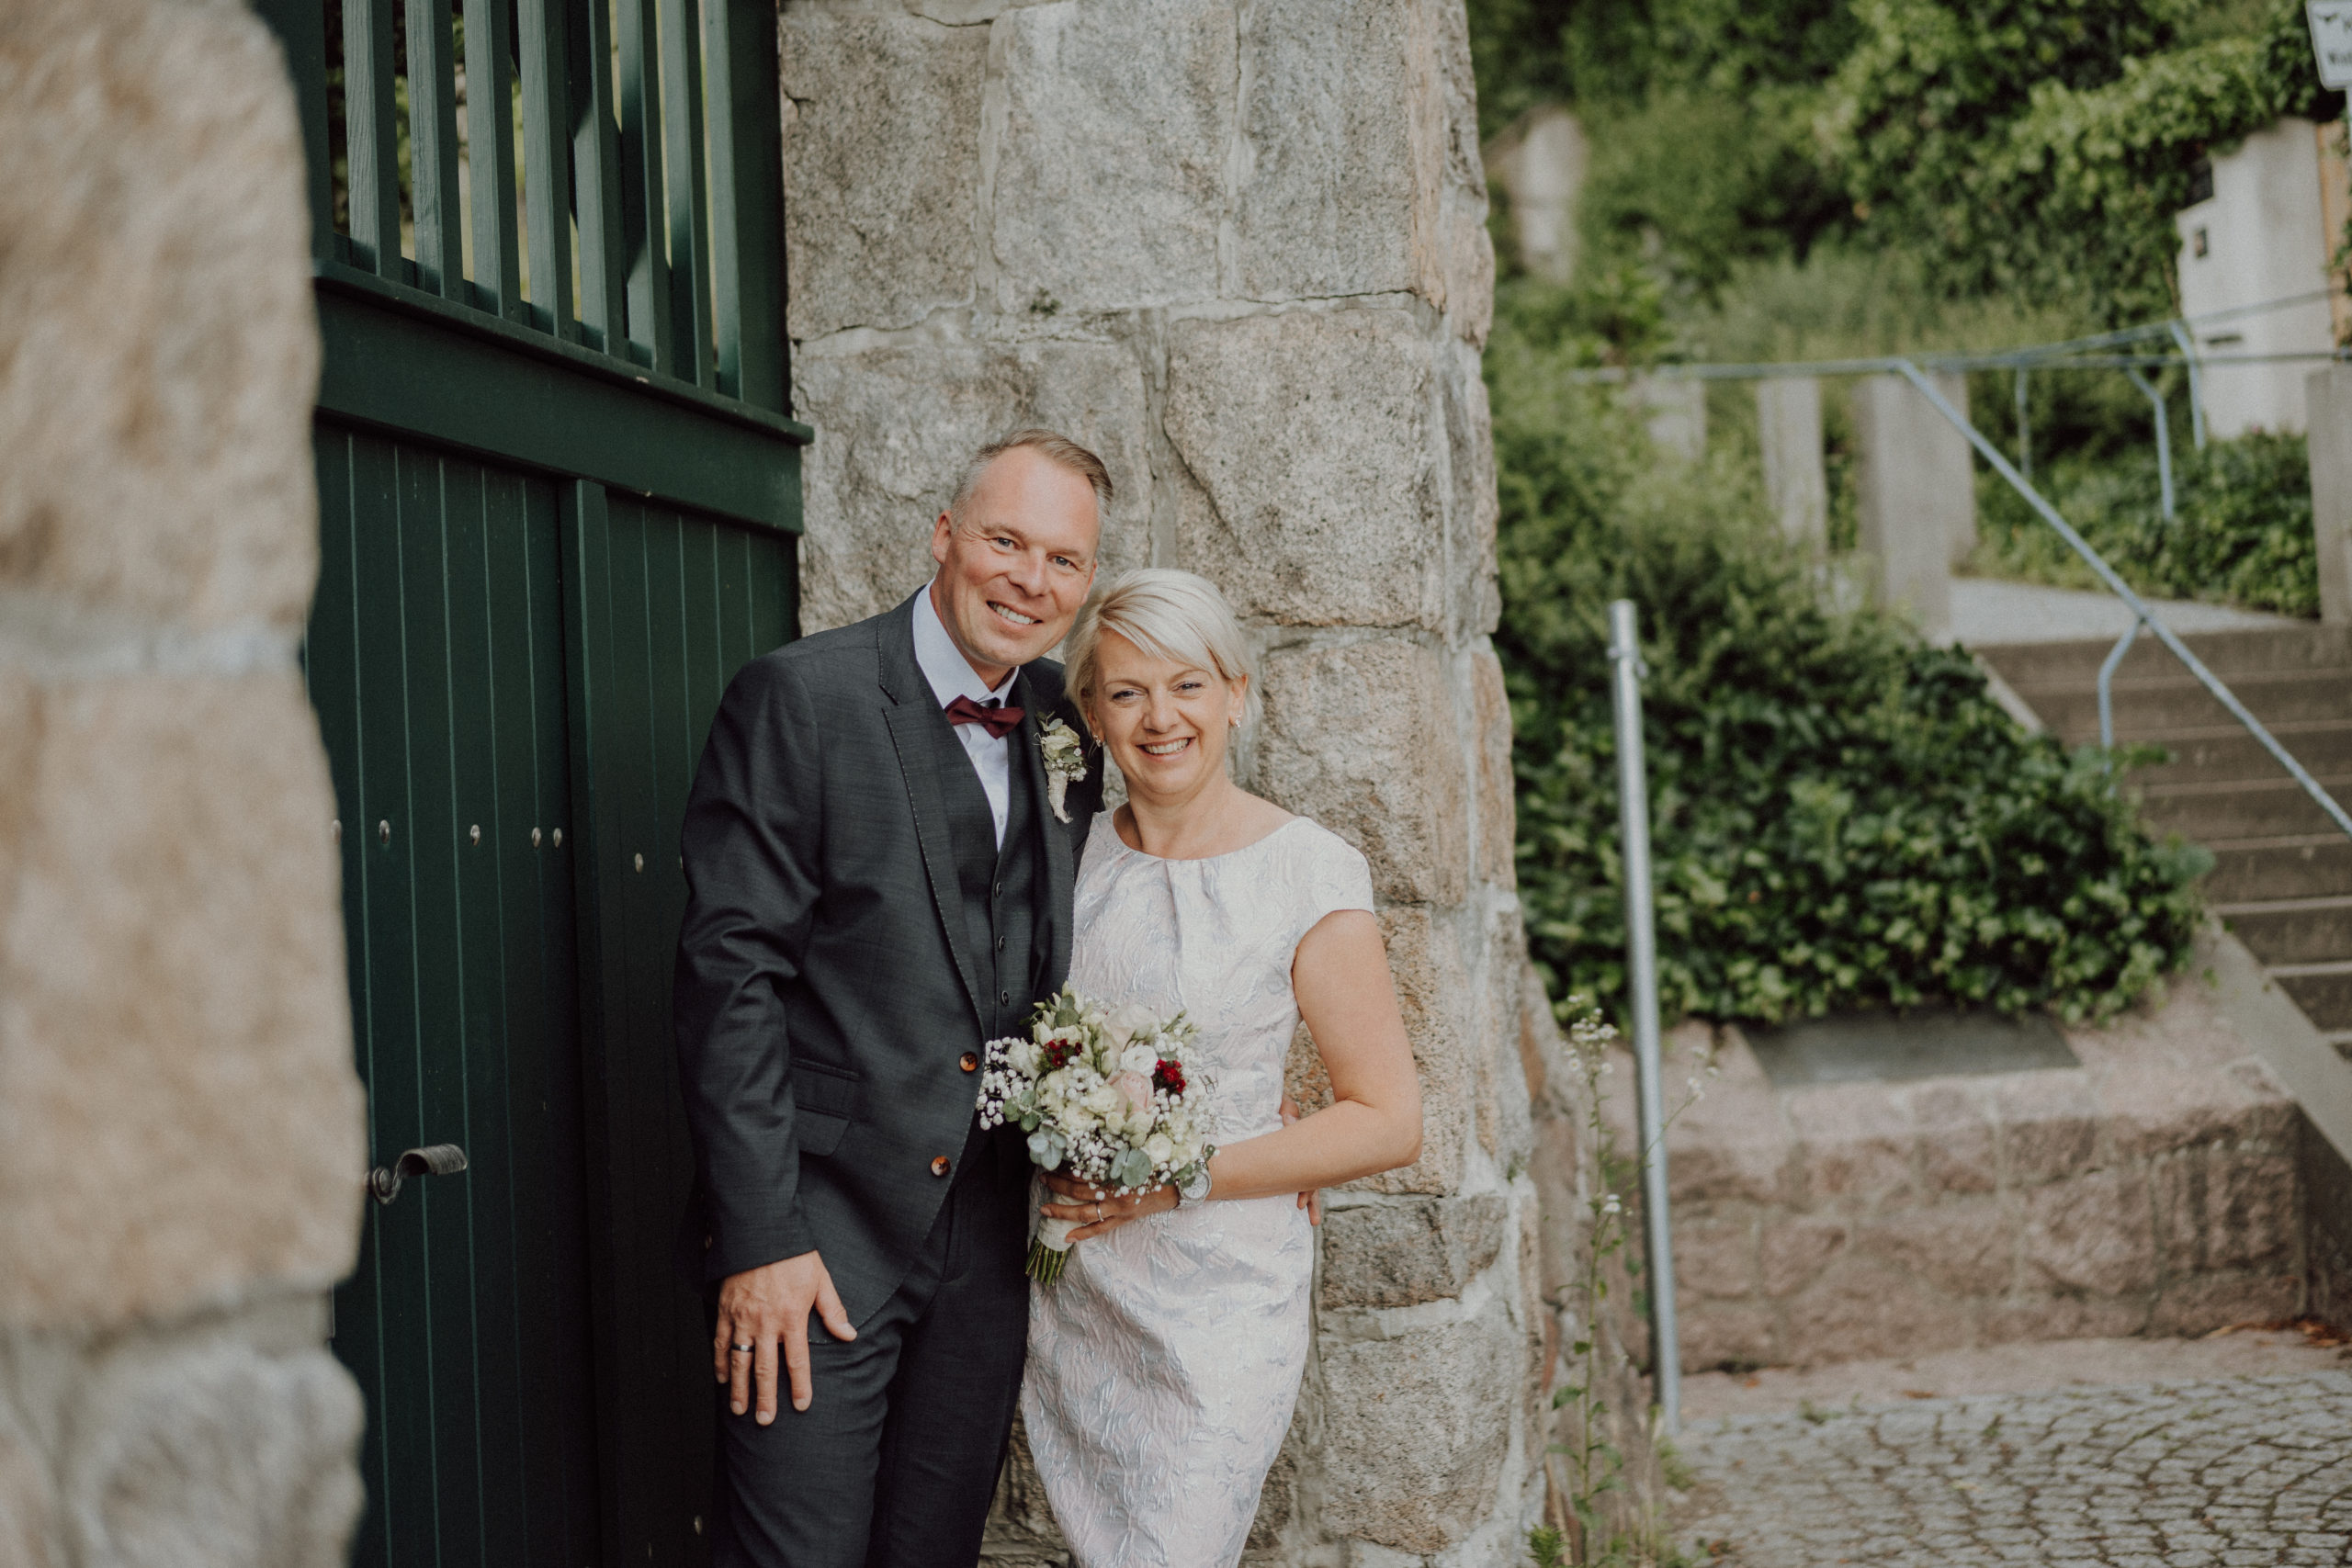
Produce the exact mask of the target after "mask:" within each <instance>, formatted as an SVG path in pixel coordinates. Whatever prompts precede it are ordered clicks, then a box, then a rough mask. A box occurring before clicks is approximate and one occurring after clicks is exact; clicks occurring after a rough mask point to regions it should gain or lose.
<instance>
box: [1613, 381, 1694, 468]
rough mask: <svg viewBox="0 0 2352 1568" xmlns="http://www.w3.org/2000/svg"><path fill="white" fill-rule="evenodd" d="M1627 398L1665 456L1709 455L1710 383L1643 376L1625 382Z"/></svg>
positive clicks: (1685, 458)
mask: <svg viewBox="0 0 2352 1568" xmlns="http://www.w3.org/2000/svg"><path fill="white" fill-rule="evenodd" d="M1625 402H1626V404H1627V406H1629V407H1630V408H1632V409H1633V410H1634V412H1636V413H1637V414H1639V415H1640V417H1641V421H1642V428H1643V429H1644V430H1645V431H1647V432H1648V433H1649V438H1650V444H1651V445H1652V446H1656V447H1657V450H1658V454H1659V455H1660V456H1661V457H1671V458H1673V459H1674V460H1676V461H1677V462H1682V463H1695V462H1697V461H1699V460H1700V459H1701V458H1702V457H1705V456H1706V455H1707V384H1706V383H1705V382H1704V381H1691V380H1683V379H1672V380H1668V379H1663V378H1658V377H1655V376H1639V377H1635V378H1634V379H1632V380H1630V381H1628V382H1627V383H1626V384H1625Z"/></svg>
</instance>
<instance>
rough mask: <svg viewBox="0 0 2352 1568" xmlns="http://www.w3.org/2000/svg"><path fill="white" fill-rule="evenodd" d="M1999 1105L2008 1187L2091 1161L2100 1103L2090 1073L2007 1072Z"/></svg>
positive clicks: (2046, 1178) (1996, 1090) (1999, 1089)
mask: <svg viewBox="0 0 2352 1568" xmlns="http://www.w3.org/2000/svg"><path fill="white" fill-rule="evenodd" d="M1994 1104H1995V1107H1996V1112H1997V1114H1998V1116H1999V1118H2000V1122H2001V1164H2002V1169H2003V1174H2004V1176H2005V1178H2006V1179H2007V1183H2008V1184H2009V1185H2011V1186H2018V1185H2030V1184H2032V1183H2035V1182H2041V1181H2054V1180H2056V1179H2059V1178H2061V1177H2065V1176H2071V1175H2073V1174H2074V1173H2075V1171H2078V1170H2081V1169H2083V1168H2085V1167H2086V1166H2088V1165H2089V1164H2090V1162H2091V1156H2092V1155H2093V1153H2094V1152H2095V1151H2096V1150H2097V1148H2098V1120H2099V1116H2098V1112H2099V1107H2098V1097H2097V1096H2096V1095H2095V1094H2094V1093H2093V1092H2092V1090H2091V1084H2090V1075H2089V1074H2087V1073H2085V1072H2076V1071H2068V1070H2063V1069H2062V1070H2058V1071H2052V1072H2040V1073H2013V1074H2008V1075H2006V1076H2004V1077H2001V1078H2000V1079H1999V1080H1998V1081H1997V1083H1996V1085H1995V1088H1994Z"/></svg>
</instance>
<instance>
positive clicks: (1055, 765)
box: [1037, 718, 1086, 822]
mask: <svg viewBox="0 0 2352 1568" xmlns="http://www.w3.org/2000/svg"><path fill="white" fill-rule="evenodd" d="M1037 754H1038V755H1039V756H1040V757H1042V758H1043V759H1044V760H1045V763H1046V800H1047V801H1049V802H1050V803H1051V804H1052V806H1053V808H1054V816H1055V817H1056V818H1057V819H1058V820H1060V821H1064V822H1067V821H1069V812H1067V811H1064V810H1063V809H1062V797H1063V796H1064V795H1067V794H1068V793H1069V786H1070V785H1072V784H1076V783H1077V782H1078V781H1079V780H1080V779H1082V778H1084V777H1085V776H1086V743H1085V742H1084V741H1082V740H1080V739H1079V738H1078V731H1077V730H1075V729H1072V728H1070V727H1069V725H1067V724H1064V723H1063V722H1062V721H1061V720H1060V719H1057V718H1048V719H1046V722H1045V723H1044V724H1042V725H1040V726H1039V727H1038V735H1037Z"/></svg>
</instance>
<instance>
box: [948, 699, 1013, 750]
mask: <svg viewBox="0 0 2352 1568" xmlns="http://www.w3.org/2000/svg"><path fill="white" fill-rule="evenodd" d="M1022 712H1023V710H1022V709H1020V708H1016V707H1007V706H1006V705H1004V704H1002V703H1001V702H998V701H997V700H996V699H995V698H993V697H991V698H989V701H988V705H986V706H982V705H980V704H978V703H976V702H974V701H973V700H972V699H971V698H969V697H957V698H956V700H955V701H954V702H952V703H949V704H948V705H947V722H948V723H950V724H977V725H978V726H979V727H980V728H982V729H985V730H987V731H988V732H989V739H991V740H1001V739H1004V738H1005V737H1006V736H1007V735H1010V734H1012V731H1013V729H1014V728H1016V727H1017V726H1018V725H1019V724H1020V723H1021V718H1022Z"/></svg>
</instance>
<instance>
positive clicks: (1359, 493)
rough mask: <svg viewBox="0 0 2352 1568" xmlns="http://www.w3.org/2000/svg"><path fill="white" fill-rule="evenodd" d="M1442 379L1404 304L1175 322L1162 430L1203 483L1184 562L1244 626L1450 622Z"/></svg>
mask: <svg viewBox="0 0 2352 1568" xmlns="http://www.w3.org/2000/svg"><path fill="white" fill-rule="evenodd" d="M1432 373H1433V367H1432V362H1431V350H1430V346H1429V345H1428V344H1426V343H1425V342H1424V341H1423V339H1422V333H1421V329H1420V328H1419V326H1418V325H1417V324H1416V322H1415V321H1414V319H1413V317H1412V316H1411V315H1410V314H1409V313H1408V312H1407V311H1404V310H1335V311H1310V310H1291V311H1285V312H1283V313H1281V314H1278V315H1259V316H1250V317H1245V318H1242V319H1240V320H1237V321H1179V322H1177V323H1175V325H1174V326H1173V327H1171V328H1170V333H1169V350H1168V403H1167V414H1166V428H1167V432H1168V436H1169V439H1170V442H1171V443H1172V444H1173V445H1174V446H1175V449H1176V453H1177V455H1178V456H1179V457H1182V459H1183V461H1184V463H1185V465H1186V468H1187V469H1188V470H1189V472H1190V475H1191V478H1192V479H1193V481H1194V484H1193V486H1189V487H1187V488H1186V491H1185V494H1184V497H1183V501H1182V506H1181V510H1180V513H1179V516H1178V522H1177V531H1178V545H1179V551H1180V554H1181V555H1182V563H1183V564H1184V565H1185V566H1187V567H1190V568H1191V569H1192V570H1195V571H1198V572H1200V573H1201V574H1202V575H1203V576H1205V577H1207V578H1209V579H1211V580H1212V581H1215V582H1216V584H1217V586H1218V587H1220V588H1222V589H1223V590H1224V591H1225V593H1226V596H1227V598H1228V599H1230V600H1231V601H1232V602H1233V606H1234V609H1235V610H1236V611H1237V612H1238V614H1240V615H1242V616H1243V617H1245V618H1248V619H1255V620H1265V621H1275V622H1281V623H1284V624H1288V625H1293V626H1423V627H1427V628H1429V629H1430V630H1432V631H1435V630H1442V628H1443V626H1444V593H1445V587H1444V549H1443V538H1444V534H1443V527H1444V516H1443V510H1444V497H1443V492H1442V489H1441V487H1440V479H1439V474H1438V464H1437V450H1438V445H1437V444H1438V442H1439V441H1440V440H1442V438H1443V437H1442V432H1441V431H1440V430H1438V429H1437V428H1435V426H1436V419H1435V417H1434V415H1435V408H1434V401H1435V400H1433V399H1432V398H1431V396H1430V377H1431V375H1432Z"/></svg>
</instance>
